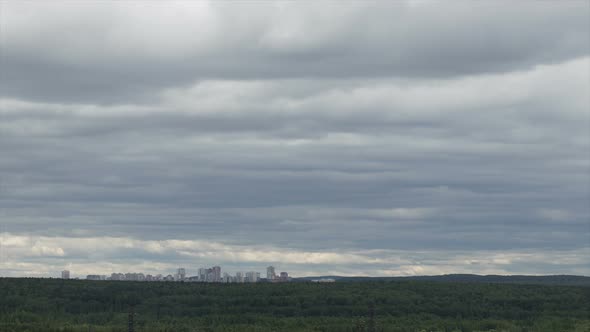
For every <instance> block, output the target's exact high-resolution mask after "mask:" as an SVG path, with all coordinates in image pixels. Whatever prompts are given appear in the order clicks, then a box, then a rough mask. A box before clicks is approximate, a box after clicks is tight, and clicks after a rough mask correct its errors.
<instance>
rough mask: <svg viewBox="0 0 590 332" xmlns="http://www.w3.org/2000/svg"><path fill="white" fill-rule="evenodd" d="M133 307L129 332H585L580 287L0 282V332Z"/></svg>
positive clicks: (96, 317) (75, 327)
mask: <svg viewBox="0 0 590 332" xmlns="http://www.w3.org/2000/svg"><path fill="white" fill-rule="evenodd" d="M370 303H373V305H374V315H375V316H374V320H373V321H371V320H370V319H371V318H370V315H369V306H370ZM131 307H133V310H134V312H135V313H136V319H135V326H136V331H162V332H163V331H174V332H179V331H191V332H192V331H211V332H213V331H253V332H254V331H256V332H270V331H326V332H331V331H334V332H347V331H350V332H366V331H369V330H373V326H374V330H375V331H382V332H386V331H392V332H393V331H397V332H406V331H408V332H410V331H412V332H413V331H422V330H424V331H441V332H442V331H444V332H451V331H461V332H465V331H514V332H524V331H527V332H537V331H538V332H543V331H575V332H582V331H584V332H588V331H590V318H589V313H590V288H588V287H572V286H538V285H509V284H482V283H478V284H475V283H439V282H436V283H434V282H426V281H391V282H355V283H348V282H338V283H333V284H315V283H285V284H264V283H260V284H200V283H165V282H153V283H145V282H144V283H140V282H118V281H81V280H59V279H57V280H56V279H0V331H6V332H10V331H19V332H21V331H61V332H65V331H72V332H82V331H84V332H89V331H93V332H114V331H126V326H127V318H128V312H129V310H130V308H131Z"/></svg>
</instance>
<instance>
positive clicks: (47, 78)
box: [0, 1, 590, 103]
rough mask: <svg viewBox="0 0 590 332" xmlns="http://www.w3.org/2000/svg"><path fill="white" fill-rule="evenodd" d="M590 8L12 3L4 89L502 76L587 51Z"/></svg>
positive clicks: (38, 95)
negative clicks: (201, 82)
mask: <svg viewBox="0 0 590 332" xmlns="http://www.w3.org/2000/svg"><path fill="white" fill-rule="evenodd" d="M588 11H589V8H588V3H587V2H583V1H580V2H568V3H567V4H556V3H551V2H546V3H534V4H533V3H528V2H524V3H519V4H514V3H508V2H506V3H501V2H494V3H492V2H489V3H478V4H470V5H466V4H465V3H454V4H445V5H441V4H432V3H430V4H426V3H425V4H412V3H404V2H395V3H384V2H362V3H360V2H359V3H347V4H339V5H338V6H334V5H333V4H330V3H327V2H326V3H314V4H294V3H288V2H280V3H275V4H270V5H269V4H264V3H258V4H252V3H250V4H223V3H191V2H179V3H175V4H173V5H164V4H157V3H147V4H146V3H142V2H126V3H122V4H116V5H114V4H110V3H104V2H84V3H73V2H64V3H59V4H58V3H55V2H53V3H51V4H40V3H32V2H24V3H23V2H8V3H4V4H3V13H2V15H3V16H2V21H3V22H4V24H3V29H2V36H1V38H2V43H3V46H4V47H3V52H2V61H3V79H2V81H1V82H2V86H1V89H0V91H2V94H3V95H4V96H7V95H10V96H18V97H19V98H26V99H35V100H49V101H77V102H80V101H82V102H91V103H96V102H100V103H120V102H126V101H127V102H128V101H129V100H133V101H135V102H141V101H144V102H146V101H148V100H150V96H151V95H152V94H153V93H155V92H157V91H158V90H160V89H162V88H166V87H178V86H186V85H189V84H191V83H193V82H195V81H200V80H210V79H247V80H252V79H276V78H283V79H290V78H312V79H326V78H335V79H351V78H373V77H407V78H414V79H416V78H418V79H419V78H431V77H439V78H445V77H457V76H464V75H475V74H479V73H490V72H508V71H513V70H522V69H529V68H532V67H533V66H535V65H537V64H543V63H545V64H548V63H557V62H561V61H565V60H569V59H573V58H577V57H580V56H583V55H585V54H588V51H589V49H590V42H589V41H588V35H587V33H586V31H588V30H589V29H590V26H589V23H588ZM236 54H239V56H236Z"/></svg>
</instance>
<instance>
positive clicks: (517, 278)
mask: <svg viewBox="0 0 590 332" xmlns="http://www.w3.org/2000/svg"><path fill="white" fill-rule="evenodd" d="M328 278H329V279H335V280H336V281H339V282H343V281H345V282H355V281H403V280H424V281H440V282H479V283H500V284H534V285H564V286H589V287H590V277H586V276H575V275H548V276H525V275H508V276H505V275H477V274H445V275H438V276H410V277H341V276H318V277H303V278H296V279H295V281H309V280H314V279H328Z"/></svg>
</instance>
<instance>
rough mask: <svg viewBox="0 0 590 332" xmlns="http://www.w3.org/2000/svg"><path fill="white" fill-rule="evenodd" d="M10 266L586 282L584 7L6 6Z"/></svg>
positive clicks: (3, 161)
mask: <svg viewBox="0 0 590 332" xmlns="http://www.w3.org/2000/svg"><path fill="white" fill-rule="evenodd" d="M0 46H1V47H0V227H1V228H0V244H1V245H0V275H1V276H45V277H49V276H53V277H55V276H58V275H59V271H61V270H62V269H66V268H67V269H70V270H71V271H72V274H73V275H74V276H80V277H85V275H86V274H96V273H98V274H110V273H112V272H133V271H137V272H146V273H165V274H168V273H172V272H173V271H174V269H175V268H176V267H179V266H182V267H186V268H187V270H188V273H189V274H190V275H194V274H195V273H196V269H197V268H198V267H201V266H212V265H221V267H222V271H227V272H235V271H248V270H256V271H260V272H263V271H264V270H263V269H264V267H265V266H267V265H269V264H272V265H275V266H276V267H277V270H279V271H289V272H290V273H291V274H292V275H295V276H303V275H319V274H340V275H375V276H377V275H379V276H390V275H416V274H419V275H422V274H444V273H478V274H492V273H499V274H581V275H590V258H589V257H590V207H589V204H588V203H589V202H590V93H589V91H590V2H588V1H580V2H576V1H567V2H559V3H558V2H550V1H547V2H518V3H514V2H499V1H494V2H459V1H455V2H445V3H443V2H431V1H417V2H408V3H406V2H402V1H376V2H370V1H362V2H361V1H359V2H340V1H339V2H258V3H256V2H215V3H212V2H205V1H202V2H196V1H195V2H189V1H187V2H165V3H164V2H156V1H153V2H152V1H141V2H132V1H125V2H110V1H97V2H92V1H67V2H66V1H63V2H59V1H51V2H49V1H48V2H42V1H30V2H25V1H2V2H0Z"/></svg>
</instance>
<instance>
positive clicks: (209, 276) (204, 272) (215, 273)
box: [61, 266, 291, 283]
mask: <svg viewBox="0 0 590 332" xmlns="http://www.w3.org/2000/svg"><path fill="white" fill-rule="evenodd" d="M61 278H62V279H70V271H68V270H64V271H62V272H61ZM86 280H120V281H182V282H214V283H254V282H289V281H291V278H290V277H289V273H287V272H280V273H279V274H276V272H275V267H274V266H269V267H267V268H266V279H263V278H261V277H260V272H255V271H249V272H246V273H242V272H236V273H235V275H230V274H229V273H223V274H222V273H221V267H220V266H213V267H211V268H200V269H199V270H198V273H197V275H196V276H191V277H189V276H187V273H186V269H185V268H183V267H181V268H178V269H177V270H176V273H175V274H174V275H172V274H168V275H166V276H164V275H162V274H157V275H151V274H143V273H112V274H111V275H110V276H107V275H97V274H89V275H88V276H86Z"/></svg>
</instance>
